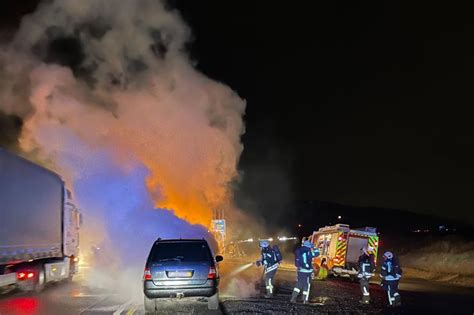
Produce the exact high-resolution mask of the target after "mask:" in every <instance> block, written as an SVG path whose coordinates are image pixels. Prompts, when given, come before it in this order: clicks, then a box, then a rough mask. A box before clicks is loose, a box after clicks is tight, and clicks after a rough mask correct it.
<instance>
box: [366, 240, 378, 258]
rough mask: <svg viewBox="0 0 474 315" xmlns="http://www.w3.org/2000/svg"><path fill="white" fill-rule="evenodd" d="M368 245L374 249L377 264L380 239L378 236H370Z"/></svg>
mask: <svg viewBox="0 0 474 315" xmlns="http://www.w3.org/2000/svg"><path fill="white" fill-rule="evenodd" d="M368 245H369V246H370V247H372V248H373V249H374V258H375V262H377V253H378V251H379V237H378V236H377V235H374V236H369V244H368Z"/></svg>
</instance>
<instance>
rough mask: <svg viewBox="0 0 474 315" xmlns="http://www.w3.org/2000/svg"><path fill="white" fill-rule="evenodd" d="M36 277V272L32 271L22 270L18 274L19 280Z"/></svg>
mask: <svg viewBox="0 0 474 315" xmlns="http://www.w3.org/2000/svg"><path fill="white" fill-rule="evenodd" d="M34 277H35V273H34V272H32V271H20V272H17V274H16V278H17V279H18V280H19V281H23V280H28V279H33V278H34Z"/></svg>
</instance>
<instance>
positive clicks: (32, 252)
mask: <svg viewBox="0 0 474 315" xmlns="http://www.w3.org/2000/svg"><path fill="white" fill-rule="evenodd" d="M62 200H63V182H62V180H61V178H59V176H58V175H56V174H55V173H53V172H51V171H49V170H46V169H44V168H42V167H40V166H38V165H36V164H33V163H31V162H28V161H26V160H24V159H22V158H20V157H18V156H16V155H13V154H11V153H8V152H6V151H5V150H2V149H0V263H7V262H11V261H18V260H20V261H21V260H25V259H34V258H47V257H56V256H60V255H61V250H62V249H61V244H62Z"/></svg>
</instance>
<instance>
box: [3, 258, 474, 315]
mask: <svg viewBox="0 0 474 315" xmlns="http://www.w3.org/2000/svg"><path fill="white" fill-rule="evenodd" d="M243 264H244V263H243V262H236V261H228V262H227V263H226V264H222V265H221V268H220V269H221V278H222V282H221V306H220V310H219V311H216V312H212V313H211V312H209V311H208V310H207V303H206V301H205V299H193V300H187V299H183V300H179V301H178V300H166V301H163V303H162V312H161V313H162V314H327V313H331V314H333V313H334V314H377V313H402V314H412V313H413V314H455V313H458V314H473V313H474V290H472V289H465V288H459V287H453V286H445V285H441V284H437V283H433V282H427V281H421V280H416V279H404V282H403V283H402V284H401V291H400V293H401V296H402V301H403V307H402V308H401V309H398V310H392V309H390V308H387V307H386V304H387V298H386V294H385V292H384V291H383V290H382V289H381V288H380V286H378V285H377V284H375V283H374V284H372V286H371V295H372V303H371V305H360V304H359V302H358V301H359V299H360V292H359V285H358V283H354V282H351V281H348V280H344V279H337V280H328V281H314V282H313V284H312V288H311V298H310V301H311V303H310V304H309V305H303V304H296V305H295V304H290V303H289V299H290V295H291V291H292V289H293V285H294V280H295V278H296V275H295V272H294V270H291V268H289V269H280V270H279V271H278V273H277V278H276V294H275V297H273V298H271V299H264V298H262V297H261V296H262V294H261V292H262V289H263V288H261V285H260V282H259V281H258V279H259V278H260V277H261V274H262V272H261V269H259V268H256V267H255V266H252V267H250V268H248V269H246V270H244V271H242V272H241V273H238V274H236V275H234V276H233V277H229V275H230V274H231V272H232V271H234V270H235V269H236V268H238V267H239V266H241V265H243ZM138 281H139V280H138ZM0 314H1V315H20V314H34V315H40V314H41V315H42V314H51V315H54V314H81V315H93V314H96V315H97V314H114V315H118V314H127V315H131V314H144V309H143V304H142V301H141V300H140V299H135V300H134V299H131V298H127V297H123V296H121V295H119V294H117V293H114V292H113V290H104V289H94V288H90V287H88V286H86V285H83V284H82V281H81V277H80V276H79V277H78V278H77V279H75V280H74V281H72V282H67V283H57V284H54V285H51V286H49V287H47V288H46V289H45V290H44V291H43V292H42V293H40V294H29V293H28V294H27V293H22V292H11V293H8V294H4V295H2V296H0Z"/></svg>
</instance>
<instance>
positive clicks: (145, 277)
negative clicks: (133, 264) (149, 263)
mask: <svg viewBox="0 0 474 315" xmlns="http://www.w3.org/2000/svg"><path fill="white" fill-rule="evenodd" d="M143 280H151V271H150V268H145V272H144V273H143Z"/></svg>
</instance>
